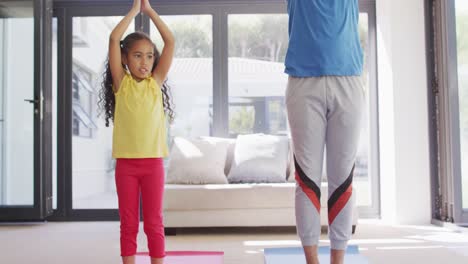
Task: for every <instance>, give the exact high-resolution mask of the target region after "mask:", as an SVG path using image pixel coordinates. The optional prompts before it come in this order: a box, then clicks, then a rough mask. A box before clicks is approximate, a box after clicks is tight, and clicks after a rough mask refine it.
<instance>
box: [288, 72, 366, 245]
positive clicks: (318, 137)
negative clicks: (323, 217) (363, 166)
mask: <svg viewBox="0 0 468 264" xmlns="http://www.w3.org/2000/svg"><path fill="white" fill-rule="evenodd" d="M364 100H365V97H364V90H363V86H362V83H361V79H360V77H358V76H323V77H310V78H296V77H289V80H288V87H287V90H286V108H287V111H288V119H289V124H290V128H291V136H292V140H293V149H294V158H295V167H296V182H297V184H296V199H295V206H296V224H297V232H298V235H299V237H300V239H301V242H302V245H303V246H313V245H317V244H318V241H319V237H320V232H321V228H320V183H321V178H322V177H321V176H322V164H323V155H324V147H325V146H326V155H327V159H326V161H327V165H326V167H327V179H328V222H329V223H328V224H329V229H328V230H329V238H330V242H331V248H333V249H345V248H346V246H347V243H348V240H349V239H350V238H351V229H352V213H353V212H352V210H353V208H352V201H351V194H352V180H353V171H354V161H355V158H356V152H357V147H358V141H359V134H360V131H361V119H362V113H363V106H364Z"/></svg>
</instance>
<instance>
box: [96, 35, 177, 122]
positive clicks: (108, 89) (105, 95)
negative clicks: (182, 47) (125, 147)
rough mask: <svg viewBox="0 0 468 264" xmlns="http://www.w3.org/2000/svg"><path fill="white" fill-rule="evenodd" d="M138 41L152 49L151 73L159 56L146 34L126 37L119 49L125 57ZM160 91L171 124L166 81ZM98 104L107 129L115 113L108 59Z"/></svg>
mask: <svg viewBox="0 0 468 264" xmlns="http://www.w3.org/2000/svg"><path fill="white" fill-rule="evenodd" d="M139 40H148V41H149V42H150V43H151V44H152V45H153V47H154V57H155V59H154V63H153V67H152V69H151V72H153V70H154V68H156V65H158V62H159V58H160V56H161V54H160V53H159V51H158V49H157V48H156V45H155V44H154V43H153V42H152V41H151V39H150V37H149V36H148V35H147V34H145V33H143V32H134V33H131V34H129V35H127V36H126V37H125V38H124V40H123V41H121V42H120V49H121V52H122V55H123V56H127V54H128V51H129V50H130V48H131V47H132V45H133V43H135V41H139ZM122 67H125V65H123V64H122ZM161 90H162V94H163V107H164V112H165V113H166V115H167V116H168V117H169V122H170V123H172V122H173V121H174V116H175V114H174V110H173V106H174V103H173V102H172V100H171V96H170V90H169V86H168V84H167V80H165V81H164V82H163V85H162V89H161ZM98 104H99V107H100V108H101V109H102V110H103V111H104V114H105V121H106V127H108V126H109V123H110V122H109V120H112V122H114V112H115V95H114V92H113V90H112V73H111V70H110V65H109V58H107V61H106V69H105V72H104V73H103V76H102V83H101V90H100V92H99V102H98Z"/></svg>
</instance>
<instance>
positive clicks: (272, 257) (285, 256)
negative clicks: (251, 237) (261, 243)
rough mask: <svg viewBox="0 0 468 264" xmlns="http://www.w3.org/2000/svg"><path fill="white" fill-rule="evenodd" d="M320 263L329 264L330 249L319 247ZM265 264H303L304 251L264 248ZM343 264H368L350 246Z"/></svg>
mask: <svg viewBox="0 0 468 264" xmlns="http://www.w3.org/2000/svg"><path fill="white" fill-rule="evenodd" d="M318 253H319V261H320V263H330V247H325V246H324V247H319V250H318ZM264 254H265V264H284V263H288V264H305V263H306V261H305V257H304V251H303V249H302V248H301V247H288V248H265V251H264ZM345 263H347V264H369V261H367V259H366V258H365V257H364V256H362V255H361V254H359V248H358V247H357V246H355V245H350V246H348V248H347V249H346V255H345Z"/></svg>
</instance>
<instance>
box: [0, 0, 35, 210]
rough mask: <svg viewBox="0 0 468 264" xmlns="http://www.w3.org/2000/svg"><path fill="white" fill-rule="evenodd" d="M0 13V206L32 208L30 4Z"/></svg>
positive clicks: (12, 4)
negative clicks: (19, 39)
mask: <svg viewBox="0 0 468 264" xmlns="http://www.w3.org/2000/svg"><path fill="white" fill-rule="evenodd" d="M0 10H1V15H2V16H1V18H0V39H1V40H2V41H0V61H1V62H2V63H1V64H0V206H17V205H22V206H32V205H33V204H34V105H33V104H31V103H30V102H27V101H25V99H27V100H31V99H34V63H33V61H34V60H33V59H32V58H34V18H33V1H21V3H19V2H18V1H16V2H15V1H9V2H5V3H2V4H1V8H0ZM18 32H21V34H20V37H21V41H18V37H19V35H18Z"/></svg>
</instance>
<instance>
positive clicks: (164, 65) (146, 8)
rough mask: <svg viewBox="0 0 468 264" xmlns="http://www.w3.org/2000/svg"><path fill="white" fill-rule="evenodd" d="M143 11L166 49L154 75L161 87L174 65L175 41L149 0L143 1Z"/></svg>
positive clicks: (162, 52) (163, 50)
mask: <svg viewBox="0 0 468 264" xmlns="http://www.w3.org/2000/svg"><path fill="white" fill-rule="evenodd" d="M141 11H142V12H143V13H144V14H146V15H147V16H149V17H150V18H151V20H152V21H153V23H154V25H155V26H156V28H157V29H158V31H159V33H160V34H161V37H162V39H163V41H164V48H163V49H162V51H161V57H160V58H159V62H158V65H157V66H156V68H155V69H154V71H153V73H152V75H153V78H154V79H155V80H156V82H157V83H158V84H159V85H162V83H163V82H164V80H166V76H167V73H168V72H169V68H170V67H171V64H172V58H173V57H174V45H175V39H174V36H173V35H172V32H171V30H170V29H169V27H167V25H166V24H165V23H164V21H163V20H162V19H161V18H160V17H159V15H158V13H156V11H155V10H154V9H153V8H152V7H151V5H150V3H149V0H141Z"/></svg>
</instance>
